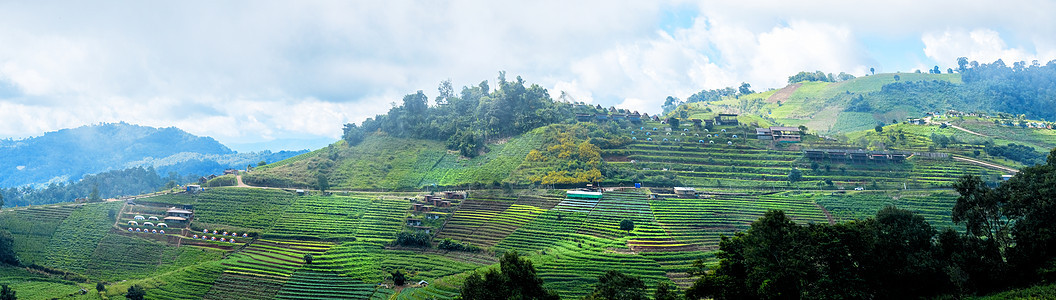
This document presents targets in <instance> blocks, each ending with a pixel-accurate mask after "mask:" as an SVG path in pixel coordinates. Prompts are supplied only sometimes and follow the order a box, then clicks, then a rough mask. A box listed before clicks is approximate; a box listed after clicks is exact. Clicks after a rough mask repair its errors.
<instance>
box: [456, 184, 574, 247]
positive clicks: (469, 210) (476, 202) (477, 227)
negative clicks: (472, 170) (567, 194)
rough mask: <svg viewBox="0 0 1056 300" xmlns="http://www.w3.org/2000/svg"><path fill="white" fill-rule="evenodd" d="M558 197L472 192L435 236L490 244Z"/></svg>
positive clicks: (547, 206) (495, 242)
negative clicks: (480, 195)
mask: <svg viewBox="0 0 1056 300" xmlns="http://www.w3.org/2000/svg"><path fill="white" fill-rule="evenodd" d="M558 201H560V198H556V197H554V196H519V197H501V196H499V197H494V196H484V197H483V198H480V197H477V196H473V197H471V198H470V199H467V200H465V201H463V202H462V204H461V205H459V207H458V210H457V211H455V213H454V214H453V215H452V216H451V217H450V219H449V220H448V221H447V223H446V224H444V228H443V230H442V231H440V233H438V234H437V235H436V238H438V239H442V238H451V239H454V240H458V241H463V242H470V243H473V244H476V245H479V246H481V247H485V248H487V247H491V246H494V245H495V244H497V243H498V242H499V241H500V240H502V239H503V238H505V237H506V236H508V235H509V234H510V233H512V232H513V231H514V230H516V229H517V228H518V227H520V226H522V225H524V224H525V223H528V222H530V221H531V220H532V219H534V218H535V217H537V216H538V215H540V214H542V213H544V212H545V211H546V210H547V209H549V208H551V207H553V206H554V205H556V204H557V202H558Z"/></svg>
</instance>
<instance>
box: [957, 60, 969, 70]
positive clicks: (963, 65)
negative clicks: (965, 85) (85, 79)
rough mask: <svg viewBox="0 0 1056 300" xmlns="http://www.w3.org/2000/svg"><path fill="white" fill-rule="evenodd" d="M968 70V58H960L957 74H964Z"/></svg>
mask: <svg viewBox="0 0 1056 300" xmlns="http://www.w3.org/2000/svg"><path fill="white" fill-rule="evenodd" d="M966 70H968V58H967V57H958V58H957V72H960V73H964V71H966Z"/></svg>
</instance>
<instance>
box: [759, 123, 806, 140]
mask: <svg viewBox="0 0 1056 300" xmlns="http://www.w3.org/2000/svg"><path fill="white" fill-rule="evenodd" d="M799 135H800V130H799V128H796V127H780V126H771V127H770V128H756V129H755V137H756V138H757V139H760V140H775V141H778V142H784V143H798V142H800V136H799Z"/></svg>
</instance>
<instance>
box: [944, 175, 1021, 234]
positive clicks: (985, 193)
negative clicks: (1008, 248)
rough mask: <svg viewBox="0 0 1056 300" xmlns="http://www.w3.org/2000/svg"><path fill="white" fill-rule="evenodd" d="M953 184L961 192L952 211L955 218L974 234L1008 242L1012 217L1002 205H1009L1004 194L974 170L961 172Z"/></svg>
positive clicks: (954, 219)
mask: <svg viewBox="0 0 1056 300" xmlns="http://www.w3.org/2000/svg"><path fill="white" fill-rule="evenodd" d="M953 188H954V189H955V190H957V193H958V194H959V195H960V196H958V197H957V203H955V204H954V205H953V211H952V212H951V217H952V219H953V222H954V223H957V224H964V227H965V229H967V231H968V233H969V234H971V235H973V236H976V237H980V238H985V239H987V240H991V241H994V242H997V243H998V245H1000V246H1002V247H1003V246H1005V245H1008V244H1009V242H1010V237H1011V236H1010V235H1009V229H1010V227H1009V225H1010V224H1009V221H1010V219H1009V218H1007V217H1006V216H1005V214H1004V211H1003V209H1002V207H1004V206H1005V205H1006V203H1005V199H1004V197H1001V196H1000V195H999V194H998V193H997V192H996V191H994V190H993V189H991V188H990V187H988V186H986V183H985V182H983V180H982V179H981V178H979V176H975V175H971V174H967V175H964V176H962V177H961V178H960V179H959V180H957V182H956V183H954V185H953Z"/></svg>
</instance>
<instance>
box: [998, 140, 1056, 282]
mask: <svg viewBox="0 0 1056 300" xmlns="http://www.w3.org/2000/svg"><path fill="white" fill-rule="evenodd" d="M998 193H1000V194H1001V196H1002V197H1006V199H1007V200H1006V201H1008V204H1007V205H1006V206H1005V212H1006V215H1007V217H1008V218H1011V219H1013V220H1014V221H1013V222H1012V223H1013V224H1014V225H1012V238H1013V239H1014V241H1015V247H1010V248H1009V249H1008V253H1007V255H1008V260H1009V262H1010V263H1012V264H1013V267H1014V268H1016V269H1017V270H1018V272H1017V273H1018V274H1020V275H1021V276H1024V278H1022V281H1028V282H1032V281H1038V280H1056V149H1053V150H1052V151H1050V152H1049V155H1048V161H1047V163H1046V164H1043V165H1035V166H1032V167H1026V168H1023V169H1020V170H1019V173H1017V174H1016V176H1014V177H1012V179H1009V180H1008V181H1005V182H1004V183H1002V184H1001V186H999V187H998Z"/></svg>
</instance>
